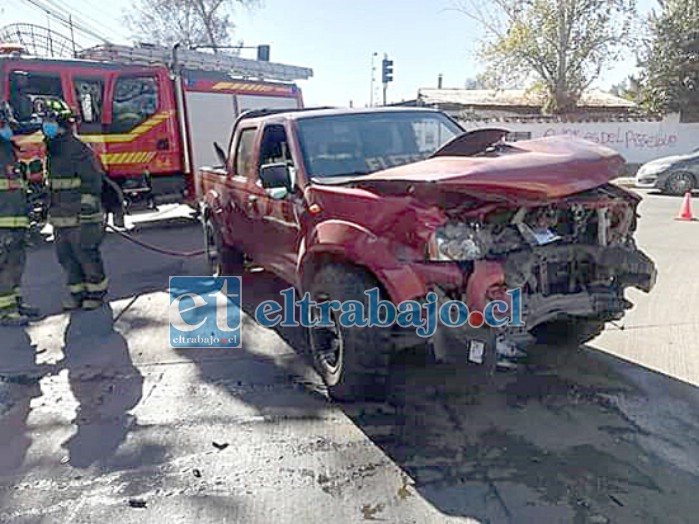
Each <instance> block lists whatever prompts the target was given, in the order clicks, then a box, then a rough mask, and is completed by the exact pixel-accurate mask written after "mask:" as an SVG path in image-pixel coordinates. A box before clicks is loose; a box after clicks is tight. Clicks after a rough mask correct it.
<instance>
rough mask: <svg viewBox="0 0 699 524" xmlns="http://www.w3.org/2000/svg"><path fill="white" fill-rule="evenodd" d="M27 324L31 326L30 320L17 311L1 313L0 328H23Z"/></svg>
mask: <svg viewBox="0 0 699 524" xmlns="http://www.w3.org/2000/svg"><path fill="white" fill-rule="evenodd" d="M27 324H29V319H28V318H27V317H25V316H24V315H21V314H19V313H17V312H16V311H13V312H11V313H0V326H2V327H22V326H26V325H27Z"/></svg>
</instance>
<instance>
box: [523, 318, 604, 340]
mask: <svg viewBox="0 0 699 524" xmlns="http://www.w3.org/2000/svg"><path fill="white" fill-rule="evenodd" d="M604 324H605V323H604V322H602V321H599V320H557V321H554V322H547V323H545V324H543V325H541V326H537V327H536V328H534V332H533V334H534V336H535V337H536V340H537V342H539V343H541V344H549V345H576V346H580V345H581V344H584V343H586V342H589V341H590V340H592V339H593V338H595V337H596V336H598V335H599V334H600V333H602V331H604Z"/></svg>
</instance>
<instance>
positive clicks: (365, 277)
mask: <svg viewBox="0 0 699 524" xmlns="http://www.w3.org/2000/svg"><path fill="white" fill-rule="evenodd" d="M375 287H377V283H376V280H375V279H374V278H372V276H371V275H369V274H368V273H367V272H366V271H363V270H362V269H360V268H357V267H353V266H348V265H343V264H328V265H326V266H324V267H323V268H322V269H321V270H320V271H319V272H318V273H317V274H316V275H315V278H314V279H313V283H312V284H311V286H310V290H309V291H310V294H311V297H312V299H313V300H314V302H316V303H322V302H326V301H329V300H340V301H347V300H356V301H359V302H361V303H363V304H364V307H365V310H366V307H367V302H368V297H367V295H366V294H365V293H364V291H366V290H369V289H371V288H375ZM313 313H314V315H313V317H314V318H315V319H317V318H318V315H317V311H316V312H313ZM333 313H334V312H333ZM332 320H333V324H335V325H334V326H333V327H320V326H318V327H313V328H309V330H308V337H309V346H310V349H311V354H312V356H313V360H314V363H315V367H316V369H317V371H318V373H319V374H320V376H321V377H322V379H323V381H324V382H325V384H326V386H327V387H328V393H329V395H330V397H331V398H333V399H334V400H339V401H345V402H353V401H363V400H368V401H379V402H380V401H383V400H385V398H386V394H387V378H388V371H389V365H390V341H389V339H388V333H387V330H386V329H382V328H376V327H373V328H372V327H343V326H339V325H338V315H336V314H332Z"/></svg>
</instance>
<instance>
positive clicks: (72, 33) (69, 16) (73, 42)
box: [68, 15, 78, 58]
mask: <svg viewBox="0 0 699 524" xmlns="http://www.w3.org/2000/svg"><path fill="white" fill-rule="evenodd" d="M68 25H69V26H70V43H71V44H73V58H77V57H78V51H77V49H76V48H75V32H74V31H73V17H72V15H68Z"/></svg>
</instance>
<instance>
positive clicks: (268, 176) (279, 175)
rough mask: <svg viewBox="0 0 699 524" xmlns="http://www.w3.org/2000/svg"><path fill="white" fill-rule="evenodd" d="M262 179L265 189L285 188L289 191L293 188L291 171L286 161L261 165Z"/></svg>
mask: <svg viewBox="0 0 699 524" xmlns="http://www.w3.org/2000/svg"><path fill="white" fill-rule="evenodd" d="M260 181H261V182H262V187H263V188H265V189H277V188H283V189H286V190H287V191H288V192H289V193H291V192H292V190H293V188H292V187H291V186H292V183H291V172H290V171H289V166H288V165H287V164H285V163H277V164H267V165H264V166H262V167H260Z"/></svg>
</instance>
